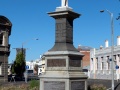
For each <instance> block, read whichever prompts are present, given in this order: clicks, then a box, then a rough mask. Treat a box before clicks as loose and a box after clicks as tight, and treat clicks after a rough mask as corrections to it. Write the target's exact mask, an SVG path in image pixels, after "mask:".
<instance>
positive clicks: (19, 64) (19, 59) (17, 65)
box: [11, 52, 26, 76]
mask: <svg viewBox="0 0 120 90" xmlns="http://www.w3.org/2000/svg"><path fill="white" fill-rule="evenodd" d="M25 66H26V63H25V57H24V55H23V53H22V52H20V53H18V54H17V56H16V59H15V61H14V64H13V65H12V68H11V71H12V73H15V74H17V75H19V76H22V75H23V73H24V72H25Z"/></svg>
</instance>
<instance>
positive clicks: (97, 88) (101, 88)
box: [90, 84, 106, 90]
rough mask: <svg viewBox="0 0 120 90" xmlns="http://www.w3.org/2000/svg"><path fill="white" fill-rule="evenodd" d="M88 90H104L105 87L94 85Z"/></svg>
mask: <svg viewBox="0 0 120 90" xmlns="http://www.w3.org/2000/svg"><path fill="white" fill-rule="evenodd" d="M90 90H106V87H105V86H103V85H102V84H100V85H97V84H94V85H92V86H90Z"/></svg>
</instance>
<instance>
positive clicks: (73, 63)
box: [40, 51, 87, 90]
mask: <svg viewBox="0 0 120 90" xmlns="http://www.w3.org/2000/svg"><path fill="white" fill-rule="evenodd" d="M81 56H83V55H82V54H80V53H79V52H74V51H51V52H49V51H48V52H47V53H45V69H46V71H45V73H44V74H42V75H41V76H40V90H87V82H86V80H87V76H86V75H85V74H84V73H83V72H82V68H81V59H82V57H81Z"/></svg>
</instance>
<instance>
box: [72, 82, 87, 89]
mask: <svg viewBox="0 0 120 90" xmlns="http://www.w3.org/2000/svg"><path fill="white" fill-rule="evenodd" d="M71 90H85V81H72V82H71Z"/></svg>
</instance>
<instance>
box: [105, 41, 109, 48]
mask: <svg viewBox="0 0 120 90" xmlns="http://www.w3.org/2000/svg"><path fill="white" fill-rule="evenodd" d="M107 47H108V40H105V48H107Z"/></svg>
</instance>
